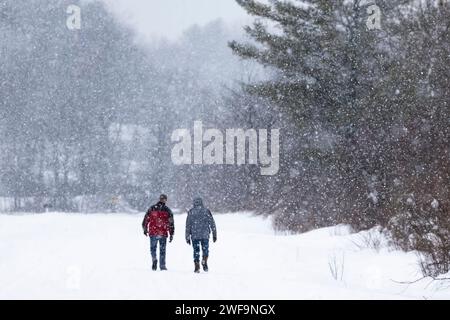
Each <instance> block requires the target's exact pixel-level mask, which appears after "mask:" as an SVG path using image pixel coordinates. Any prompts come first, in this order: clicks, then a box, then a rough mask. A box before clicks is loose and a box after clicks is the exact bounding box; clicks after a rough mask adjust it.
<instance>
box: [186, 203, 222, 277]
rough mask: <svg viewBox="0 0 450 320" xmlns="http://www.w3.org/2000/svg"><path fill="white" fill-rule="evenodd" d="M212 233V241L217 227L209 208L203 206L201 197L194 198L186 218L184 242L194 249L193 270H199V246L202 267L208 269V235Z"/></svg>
mask: <svg viewBox="0 0 450 320" xmlns="http://www.w3.org/2000/svg"><path fill="white" fill-rule="evenodd" d="M211 232H212V234H213V241H214V242H216V241H217V228H216V223H215V221H214V218H213V216H212V214H211V211H209V209H207V208H205V207H204V206H203V200H202V199H201V198H195V199H194V207H193V208H192V209H191V210H189V212H188V216H187V219H186V242H187V244H189V245H190V244H191V241H192V247H193V249H194V264H195V270H194V272H196V273H199V272H200V246H201V248H202V254H203V255H202V267H203V270H204V271H205V272H207V271H208V257H209V236H210V234H211Z"/></svg>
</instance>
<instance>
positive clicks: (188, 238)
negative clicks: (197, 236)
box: [185, 212, 192, 244]
mask: <svg viewBox="0 0 450 320" xmlns="http://www.w3.org/2000/svg"><path fill="white" fill-rule="evenodd" d="M191 224H192V221H191V215H190V212H188V215H187V218H186V232H185V237H186V242H187V243H188V244H190V243H191Z"/></svg>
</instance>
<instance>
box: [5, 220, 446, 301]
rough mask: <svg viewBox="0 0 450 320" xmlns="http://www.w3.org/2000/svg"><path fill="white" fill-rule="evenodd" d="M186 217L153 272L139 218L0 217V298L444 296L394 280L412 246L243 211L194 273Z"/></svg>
mask: <svg viewBox="0 0 450 320" xmlns="http://www.w3.org/2000/svg"><path fill="white" fill-rule="evenodd" d="M185 218H186V216H185V215H176V216H175V226H176V236H175V240H174V241H173V243H171V244H168V254H167V267H168V268H169V271H167V272H161V271H157V272H153V271H151V269H150V257H149V244H148V239H147V238H145V237H144V235H143V234H142V231H141V225H140V224H141V219H142V216H141V215H126V214H117V215H106V214H95V215H78V214H73V215H68V214H58V213H49V214H43V215H23V216H10V215H0V299H17V298H19V299H25V298H26V299H350V298H351V299H409V298H413V299H423V298H434V299H450V289H449V288H448V287H450V284H449V283H446V284H443V283H433V284H431V285H428V284H429V281H426V280H424V281H421V282H418V283H416V284H414V285H410V286H407V285H404V284H399V283H396V282H395V281H411V280H415V279H417V278H420V273H419V272H418V267H417V261H416V256H415V254H414V253H402V252H398V251H392V250H388V249H386V248H382V249H381V250H380V251H379V252H377V251H375V250H373V249H364V248H360V246H361V244H362V243H363V242H364V240H363V237H362V235H361V234H359V235H349V234H348V231H347V230H346V228H345V227H335V228H327V229H321V230H316V231H313V232H309V233H306V234H303V235H280V234H275V233H274V231H272V228H271V223H270V221H269V220H267V219H263V218H260V217H253V216H251V215H250V214H246V213H239V214H224V215H216V216H215V218H216V223H217V226H218V234H219V241H218V242H217V243H215V244H211V249H210V250H211V253H210V263H209V265H210V272H209V273H208V274H206V273H203V272H202V273H201V274H194V273H193V262H192V251H191V250H192V249H191V247H190V246H188V245H187V244H186V243H185V241H184V224H185ZM330 266H331V267H330ZM333 273H334V276H333ZM335 278H337V279H335ZM393 280H394V281H393Z"/></svg>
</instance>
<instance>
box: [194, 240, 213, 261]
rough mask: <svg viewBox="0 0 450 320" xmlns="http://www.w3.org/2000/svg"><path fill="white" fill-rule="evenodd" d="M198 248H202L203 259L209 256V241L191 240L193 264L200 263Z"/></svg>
mask: <svg viewBox="0 0 450 320" xmlns="http://www.w3.org/2000/svg"><path fill="white" fill-rule="evenodd" d="M200 246H201V247H202V253H203V257H208V256H209V239H196V240H192V247H193V248H194V262H200Z"/></svg>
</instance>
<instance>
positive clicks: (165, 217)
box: [142, 194, 175, 271]
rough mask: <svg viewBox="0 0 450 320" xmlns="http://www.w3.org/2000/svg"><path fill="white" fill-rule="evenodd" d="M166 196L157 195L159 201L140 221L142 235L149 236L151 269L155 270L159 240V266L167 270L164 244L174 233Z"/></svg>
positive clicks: (171, 238)
mask: <svg viewBox="0 0 450 320" xmlns="http://www.w3.org/2000/svg"><path fill="white" fill-rule="evenodd" d="M166 202H167V196H166V195H165V194H162V195H161V196H160V197H159V202H158V203H157V204H155V205H154V206H152V207H151V208H150V209H148V211H147V213H146V214H145V217H144V220H143V221H142V228H143V229H144V235H145V236H150V253H151V255H152V262H153V263H152V270H154V271H155V270H156V269H157V266H158V259H157V256H156V249H157V246H158V242H159V268H160V269H161V270H167V268H166V244H167V237H168V236H170V238H169V242H172V240H173V235H174V233H175V224H174V221H173V214H172V210H170V209H169V207H168V206H166Z"/></svg>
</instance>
